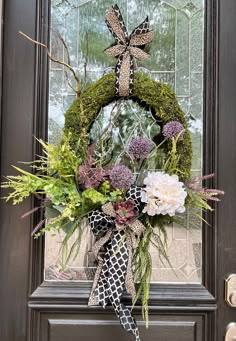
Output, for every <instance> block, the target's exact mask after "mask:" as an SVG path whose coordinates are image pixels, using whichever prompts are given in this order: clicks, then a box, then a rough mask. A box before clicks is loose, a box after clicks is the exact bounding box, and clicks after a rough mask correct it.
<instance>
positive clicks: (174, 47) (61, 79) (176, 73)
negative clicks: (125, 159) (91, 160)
mask: <svg viewBox="0 0 236 341" xmlns="http://www.w3.org/2000/svg"><path fill="white" fill-rule="evenodd" d="M116 2H117V4H118V6H119V7H120V9H121V11H122V13H123V16H124V20H125V22H127V23H128V24H127V27H128V30H129V32H131V31H132V29H133V28H134V27H136V26H137V25H138V24H139V23H140V22H141V21H142V20H143V19H144V18H145V17H146V16H147V15H149V17H150V23H151V27H152V28H153V30H154V31H155V38H154V40H153V42H152V44H151V45H150V58H149V59H148V60H146V61H145V62H139V63H138V67H139V68H142V69H143V70H144V71H145V72H147V74H148V75H149V76H150V77H151V78H153V79H154V80H159V81H161V82H164V83H167V84H169V85H170V86H171V87H172V88H173V90H174V91H175V92H176V94H177V99H178V101H179V104H180V105H181V107H182V109H183V111H184V112H185V113H186V115H188V117H189V122H190V131H191V133H192V140H193V166H192V173H193V175H199V174H201V170H202V136H203V48H204V45H203V33H204V2H203V0H193V1H187V0H169V1H157V0H132V1H128V0H119V1H116ZM51 3H52V7H51V16H52V20H51V24H52V27H51V29H52V30H51V50H52V53H53V55H54V56H55V57H56V58H58V59H61V60H64V61H65V62H68V55H69V58H70V61H71V65H72V66H73V68H74V69H75V71H76V72H77V74H78V76H79V78H80V79H81V82H82V87H85V86H87V85H88V84H90V83H91V82H94V81H96V80H97V79H99V78H100V77H101V76H102V75H103V73H104V71H106V69H107V68H108V69H109V68H111V67H113V66H114V64H115V60H114V59H113V58H110V57H107V56H106V55H105V54H104V53H103V50H104V49H105V48H107V47H109V46H110V45H111V44H112V43H113V38H112V35H111V34H110V33H109V31H108V29H107V26H106V24H105V21H104V14H105V11H106V10H107V9H108V8H109V7H110V6H111V5H113V1H112V0H91V1H90V0H52V1H51ZM61 38H62V39H63V41H64V42H65V43H66V45H67V48H65V46H64V45H63V41H62V39H61ZM74 87H75V84H74V81H73V79H72V78H71V76H70V75H69V74H68V73H67V72H66V70H65V69H64V67H62V66H61V65H58V64H55V63H50V90H49V140H50V141H51V142H53V134H55V131H56V132H57V133H58V134H60V131H61V128H63V125H64V116H63V113H64V112H65V111H66V109H67V108H68V107H69V106H70V104H71V103H72V102H73V100H74V99H75V93H74V91H73V88H74ZM111 107H112V104H111V105H109V106H107V107H106V108H102V109H101V112H100V114H99V116H98V118H97V120H96V122H95V124H94V125H93V128H92V131H91V138H94V139H96V134H99V131H101V129H102V127H104V124H106V122H107V121H109V119H110V115H111ZM128 112H129V113H130V112H132V115H127V113H128ZM113 114H114V113H113ZM131 117H133V120H132V119H131ZM113 121H114V124H113V130H112V134H113V135H112V137H113V140H114V145H113V149H114V150H115V153H114V157H115V158H116V159H115V161H117V162H118V161H119V160H120V158H122V155H123V154H122V153H123V152H124V148H125V146H126V145H127V143H128V142H129V141H130V139H131V138H132V137H134V136H137V135H138V134H139V133H140V132H142V135H145V136H146V137H147V138H149V139H150V140H153V139H154V138H155V135H157V134H158V129H159V128H158V126H157V125H156V124H154V123H153V118H152V115H151V113H150V112H149V111H148V109H143V108H141V107H140V106H139V105H137V104H136V103H134V102H132V101H126V103H123V104H122V106H121V108H120V113H117V117H114V120H113ZM109 133H111V132H109V131H108V132H107V134H109ZM151 163H152V161H151V159H150V165H151ZM186 219H187V222H188V228H187V229H186V228H183V227H180V226H170V227H167V234H168V245H167V249H168V254H169V257H170V262H171V264H172V266H173V269H171V268H170V266H169V265H168V264H166V263H165V262H164V263H162V262H161V260H160V257H159V255H158V254H157V252H156V251H155V250H151V252H152V258H153V274H152V281H153V282H181V283H183V282H184V283H186V282H187V283H193V282H197V283H199V282H201V275H202V271H201V268H202V257H201V255H202V232H201V226H200V225H197V226H195V227H194V228H192V227H190V226H189V217H188V215H186ZM84 231H85V232H84V236H83V242H82V245H81V249H80V251H79V254H78V255H77V257H76V258H75V259H74V260H73V261H71V263H70V264H69V265H68V268H67V269H65V271H62V270H61V266H60V264H61V262H60V258H59V251H60V242H61V240H62V238H63V233H62V232H61V233H59V234H58V235H53V236H52V235H49V234H47V236H46V244H45V279H46V280H60V281H61V280H85V281H87V280H92V279H93V276H94V272H95V261H94V258H93V255H92V252H91V246H92V244H93V240H92V236H91V233H90V232H89V228H88V227H86V226H85V228H84ZM76 237H77V236H76V235H75V236H73V238H74V240H71V245H72V244H73V242H76ZM73 238H72V239H73Z"/></svg>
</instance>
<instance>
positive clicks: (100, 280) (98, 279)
mask: <svg viewBox="0 0 236 341" xmlns="http://www.w3.org/2000/svg"><path fill="white" fill-rule="evenodd" d="M111 235H112V230H109V231H107V233H106V235H105V236H104V237H102V238H100V239H99V240H98V241H97V242H96V243H95V244H94V246H93V249H92V251H93V253H94V256H95V258H97V260H98V266H97V270H96V273H95V276H94V280H93V286H92V290H91V294H90V297H89V302H88V305H89V306H91V305H97V304H99V303H100V302H99V300H98V297H97V295H96V294H95V290H96V288H97V286H98V284H99V285H100V286H102V287H104V278H105V274H106V272H107V264H106V263H104V260H103V259H102V257H100V256H99V255H98V253H99V251H100V250H101V248H102V247H103V246H104V245H105V244H106V243H107V242H108V241H109V240H110V238H111ZM105 257H106V255H105ZM102 302H103V306H105V305H106V304H107V299H104V300H103V301H102Z"/></svg>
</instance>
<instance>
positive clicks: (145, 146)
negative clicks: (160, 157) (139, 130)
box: [128, 137, 151, 160]
mask: <svg viewBox="0 0 236 341" xmlns="http://www.w3.org/2000/svg"><path fill="white" fill-rule="evenodd" d="M150 151H151V143H150V142H149V140H148V139H146V138H145V137H136V138H134V139H133V140H132V141H131V143H130V145H129V147H128V152H129V154H130V155H131V156H132V157H133V158H134V159H136V160H144V159H146V158H147V157H148V154H149V153H150Z"/></svg>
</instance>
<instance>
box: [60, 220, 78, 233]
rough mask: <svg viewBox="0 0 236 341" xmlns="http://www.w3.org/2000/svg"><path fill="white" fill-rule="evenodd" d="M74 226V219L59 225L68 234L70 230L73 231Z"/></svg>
mask: <svg viewBox="0 0 236 341" xmlns="http://www.w3.org/2000/svg"><path fill="white" fill-rule="evenodd" d="M74 227H75V222H74V221H70V220H69V221H68V222H66V223H65V224H63V225H61V229H62V230H63V231H64V232H65V233H66V234H69V233H70V232H71V231H73V229H74Z"/></svg>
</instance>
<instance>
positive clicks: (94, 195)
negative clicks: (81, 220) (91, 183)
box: [82, 188, 107, 204]
mask: <svg viewBox="0 0 236 341" xmlns="http://www.w3.org/2000/svg"><path fill="white" fill-rule="evenodd" d="M82 197H83V198H84V199H85V200H90V201H91V202H92V203H93V204H105V202H106V201H107V200H106V197H105V195H103V194H101V193H99V192H98V191H96V190H95V189H94V188H88V189H86V190H85V191H84V192H83V193H82Z"/></svg>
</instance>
